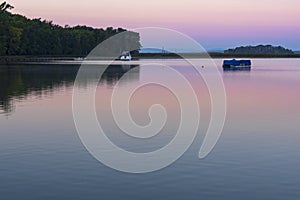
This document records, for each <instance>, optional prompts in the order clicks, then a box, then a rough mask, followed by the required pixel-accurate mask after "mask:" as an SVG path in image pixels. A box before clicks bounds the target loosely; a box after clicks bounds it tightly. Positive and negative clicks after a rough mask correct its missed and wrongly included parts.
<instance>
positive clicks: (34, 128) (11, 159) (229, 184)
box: [0, 59, 300, 200]
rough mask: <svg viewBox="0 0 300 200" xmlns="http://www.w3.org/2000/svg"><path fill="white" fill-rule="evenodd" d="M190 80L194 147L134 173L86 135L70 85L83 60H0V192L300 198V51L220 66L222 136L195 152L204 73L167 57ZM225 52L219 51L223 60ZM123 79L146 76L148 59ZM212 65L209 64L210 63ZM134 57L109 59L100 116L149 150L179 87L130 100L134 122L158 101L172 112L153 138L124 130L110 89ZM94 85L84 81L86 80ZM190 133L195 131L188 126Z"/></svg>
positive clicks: (157, 142)
mask: <svg viewBox="0 0 300 200" xmlns="http://www.w3.org/2000/svg"><path fill="white" fill-rule="evenodd" d="M164 62H168V64H169V65H172V66H174V69H176V70H178V71H180V72H181V73H182V74H184V75H185V76H186V77H187V78H188V79H189V80H190V81H191V83H192V85H193V87H194V89H195V91H196V94H197V96H198V99H199V103H200V108H201V115H202V116H201V117H202V118H201V126H200V129H199V133H198V136H197V138H196V140H195V142H194V143H193V145H192V146H191V148H190V149H189V150H188V151H187V152H186V153H185V154H184V155H183V157H181V158H180V159H179V160H178V161H176V162H175V163H174V164H172V165H171V166H169V167H167V168H165V169H163V170H160V171H157V172H153V173H148V174H142V175H132V174H126V173H121V172H118V171H115V170H113V169H110V168H108V167H106V166H104V165H103V164H101V163H100V162H98V161H97V160H96V159H94V158H93V157H92V156H91V155H90V154H89V153H88V152H87V151H86V149H85V147H84V146H83V145H82V143H81V141H80V139H79V137H78V134H77V132H76V129H75V125H74V122H73V118H72V90H73V83H74V80H75V76H76V73H77V70H78V66H69V65H32V66H29V65H27V66H0V127H1V129H0V199H249V200H250V199H251V200H253V199H272V200H274V199H297V200H298V199H299V198H300V190H299V188H300V170H299V168H300V148H299V144H300V59H272V60H267V59H257V60H253V69H252V70H251V71H239V72H237V71H231V72H222V71H221V69H220V71H221V74H222V78H223V79H224V83H225V87H226V93H227V98H228V99H227V101H228V102H227V104H228V106H227V109H228V111H227V118H226V123H225V127H224V130H223V133H222V136H221V138H220V140H219V142H218V144H217V145H216V147H215V148H214V150H213V151H212V152H211V153H210V154H209V156H208V157H206V158H205V159H204V160H199V159H198V152H199V148H200V146H201V143H202V141H203V136H204V134H205V130H206V129H207V126H208V122H209V117H210V100H209V95H208V91H207V87H206V86H205V84H204V82H203V80H202V79H201V77H200V76H199V75H196V74H195V71H194V70H193V69H192V68H191V67H189V66H187V65H185V64H184V63H181V61H178V60H170V61H164ZM221 62H222V61H221V60H216V63H217V64H218V65H219V66H220V65H221ZM132 67H135V68H137V69H138V70H136V71H135V73H133V74H132V75H131V76H129V77H127V79H126V80H125V82H124V85H123V86H124V87H127V86H129V85H130V84H134V83H136V82H138V81H140V80H142V79H143V78H145V77H147V76H155V74H148V73H144V67H140V68H139V66H132ZM208 67H209V66H208ZM127 70H128V66H111V67H109V68H108V69H107V70H106V72H105V74H104V75H103V76H102V78H101V81H100V83H99V86H98V89H97V93H96V109H97V114H98V119H99V121H100V122H102V123H103V124H104V126H105V128H104V129H105V130H106V133H107V134H108V137H109V138H111V140H113V141H114V142H115V143H116V144H118V145H119V146H120V147H122V148H124V149H128V150H131V151H135V152H148V151H151V150H155V149H157V148H160V147H162V146H164V145H165V144H166V143H168V141H170V140H171V139H172V137H173V133H174V132H175V131H176V129H177V128H178V120H179V113H180V110H179V108H178V102H177V101H176V99H175V97H174V95H172V94H171V93H170V92H169V91H167V90H165V89H164V88H162V87H160V86H157V85H152V86H147V87H145V88H142V89H140V90H139V91H137V92H136V94H135V95H134V98H133V99H134V101H133V102H132V104H131V111H132V113H131V114H132V117H133V119H134V120H135V121H136V123H138V124H141V125H143V124H144V125H145V124H147V123H148V122H149V119H148V115H147V110H148V109H149V107H150V106H151V105H153V104H154V103H161V104H163V105H165V107H166V110H167V111H168V113H171V114H170V116H171V117H170V118H168V120H167V123H166V127H165V128H164V129H163V130H162V132H161V133H160V134H159V135H158V136H155V137H153V138H152V139H151V140H147V141H139V140H137V139H135V140H133V139H132V138H129V137H126V136H124V134H123V133H122V132H121V131H120V130H119V129H118V128H117V127H116V125H115V124H113V123H111V122H110V120H109V119H110V118H111V117H112V116H111V114H110V110H109V109H108V108H109V106H108V105H109V97H110V94H111V92H112V90H113V88H114V85H115V84H116V82H117V81H118V80H119V79H120V78H121V77H122V75H123V74H124V73H126V71H127ZM85 87H86V88H88V87H89V83H85V85H84V86H83V88H85ZM187 134H189V133H187Z"/></svg>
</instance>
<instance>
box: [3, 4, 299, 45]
mask: <svg viewBox="0 0 300 200" xmlns="http://www.w3.org/2000/svg"><path fill="white" fill-rule="evenodd" d="M8 2H9V3H10V4H12V5H13V6H14V7H15V9H14V10H13V12H14V13H19V14H22V15H25V16H27V17H30V18H39V17H40V18H42V19H47V20H52V21H53V22H54V23H56V24H60V25H65V24H68V25H71V26H73V25H77V24H81V25H88V26H93V27H107V26H113V27H123V28H127V29H130V28H139V27H145V26H146V27H149V26H151V27H164V28H171V29H175V30H177V31H180V32H183V33H185V34H187V35H189V36H191V37H192V38H194V39H195V40H197V41H198V42H200V44H202V45H203V46H204V47H206V48H208V49H211V48H229V47H235V46H240V45H256V44H273V45H282V46H284V47H287V48H291V49H294V50H300V22H299V19H300V12H299V8H300V0H252V1H249V0H248V1H245V0H210V1H208V0H127V1H125V0H85V1H74V0H73V1H71V0H51V1H43V0H8Z"/></svg>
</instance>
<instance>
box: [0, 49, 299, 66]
mask: <svg viewBox="0 0 300 200" xmlns="http://www.w3.org/2000/svg"><path fill="white" fill-rule="evenodd" d="M181 58H193V59H196V58H199V59H207V58H214V59H232V58H237V59H238V58H300V54H298V53H297V54H289V55H278V54H276V55H272V54H225V53H215V52H211V53H178V54H176V53H142V54H138V55H133V60H139V59H181ZM83 60H84V56H0V65H1V64H2V65H7V64H33V63H53V64H55V63H56V62H69V63H74V64H80V63H81V62H82V61H83ZM97 60H104V61H105V60H106V61H107V60H112V58H97Z"/></svg>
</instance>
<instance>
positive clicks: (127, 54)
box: [119, 52, 131, 61]
mask: <svg viewBox="0 0 300 200" xmlns="http://www.w3.org/2000/svg"><path fill="white" fill-rule="evenodd" d="M119 60H122V61H130V60H131V55H130V52H123V53H122V55H121V56H120V58H119Z"/></svg>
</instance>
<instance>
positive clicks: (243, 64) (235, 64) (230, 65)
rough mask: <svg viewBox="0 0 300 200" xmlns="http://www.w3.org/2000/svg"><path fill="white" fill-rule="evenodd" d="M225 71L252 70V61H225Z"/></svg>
mask: <svg viewBox="0 0 300 200" xmlns="http://www.w3.org/2000/svg"><path fill="white" fill-rule="evenodd" d="M223 69H224V70H226V69H233V70H235V69H236V70H239V69H241V70H243V69H251V60H236V59H233V60H224V61H223Z"/></svg>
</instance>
